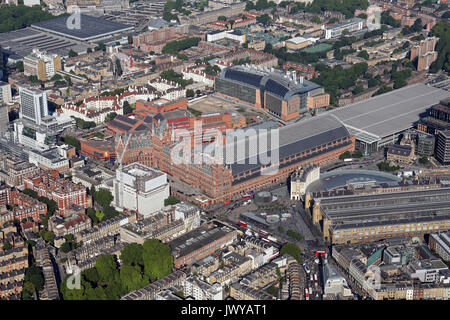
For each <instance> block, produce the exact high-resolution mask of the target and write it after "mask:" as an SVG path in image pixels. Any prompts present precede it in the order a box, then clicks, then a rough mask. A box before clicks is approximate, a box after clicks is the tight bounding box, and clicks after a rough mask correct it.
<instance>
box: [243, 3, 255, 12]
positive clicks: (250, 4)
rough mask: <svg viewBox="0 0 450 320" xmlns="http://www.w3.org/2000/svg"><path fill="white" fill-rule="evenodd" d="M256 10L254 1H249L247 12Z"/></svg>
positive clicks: (246, 6) (246, 5)
mask: <svg viewBox="0 0 450 320" xmlns="http://www.w3.org/2000/svg"><path fill="white" fill-rule="evenodd" d="M254 9H255V4H254V3H253V2H252V1H247V3H246V4H245V10H246V11H250V10H254Z"/></svg>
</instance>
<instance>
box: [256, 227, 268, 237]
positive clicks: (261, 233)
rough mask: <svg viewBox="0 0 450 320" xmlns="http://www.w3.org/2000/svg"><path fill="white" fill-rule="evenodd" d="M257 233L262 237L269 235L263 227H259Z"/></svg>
mask: <svg viewBox="0 0 450 320" xmlns="http://www.w3.org/2000/svg"><path fill="white" fill-rule="evenodd" d="M258 233H259V235H260V236H262V237H264V238H267V236H268V235H269V233H268V232H267V231H264V230H263V229H260V230H259V232H258Z"/></svg>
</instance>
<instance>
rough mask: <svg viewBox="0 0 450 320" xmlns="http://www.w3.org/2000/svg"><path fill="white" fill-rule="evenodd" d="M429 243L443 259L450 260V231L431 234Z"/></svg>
mask: <svg viewBox="0 0 450 320" xmlns="http://www.w3.org/2000/svg"><path fill="white" fill-rule="evenodd" d="M428 245H429V247H430V248H431V249H432V250H433V251H434V252H436V253H437V254H438V255H439V256H440V257H441V258H442V259H443V260H445V261H450V232H442V233H433V234H431V235H430V241H429V244H428Z"/></svg>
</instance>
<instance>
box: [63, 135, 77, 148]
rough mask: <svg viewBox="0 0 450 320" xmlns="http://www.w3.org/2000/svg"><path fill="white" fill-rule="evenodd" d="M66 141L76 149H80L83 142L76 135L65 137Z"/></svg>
mask: <svg viewBox="0 0 450 320" xmlns="http://www.w3.org/2000/svg"><path fill="white" fill-rule="evenodd" d="M64 143H65V144H68V145H70V146H72V147H75V149H76V150H80V149H81V143H80V140H78V139H77V138H75V137H72V136H65V137H64Z"/></svg>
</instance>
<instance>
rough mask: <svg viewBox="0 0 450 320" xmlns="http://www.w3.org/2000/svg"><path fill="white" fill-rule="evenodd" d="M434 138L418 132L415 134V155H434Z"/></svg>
mask: <svg viewBox="0 0 450 320" xmlns="http://www.w3.org/2000/svg"><path fill="white" fill-rule="evenodd" d="M434 148H435V137H434V136H433V135H431V134H427V133H422V132H419V133H418V134H417V148H416V154H417V155H420V156H426V157H430V156H432V155H433V154H434Z"/></svg>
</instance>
